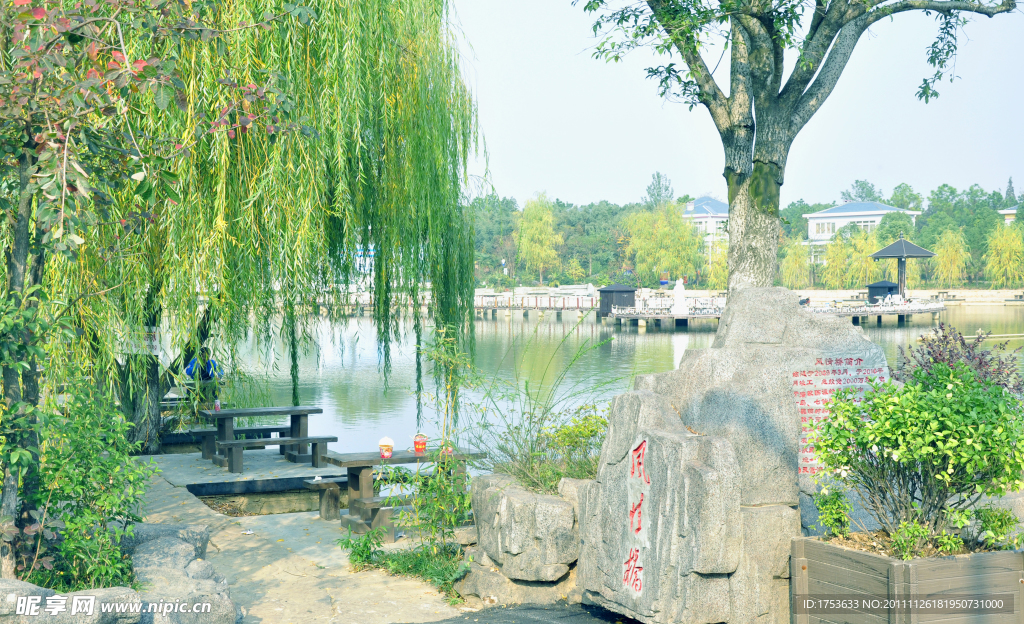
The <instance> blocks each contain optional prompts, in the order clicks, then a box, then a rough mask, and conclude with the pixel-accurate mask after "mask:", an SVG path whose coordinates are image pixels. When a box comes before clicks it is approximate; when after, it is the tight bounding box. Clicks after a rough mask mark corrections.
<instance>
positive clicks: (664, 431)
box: [481, 288, 889, 624]
mask: <svg viewBox="0 0 1024 624" xmlns="http://www.w3.org/2000/svg"><path fill="white" fill-rule="evenodd" d="M888 376H889V371H888V367H887V365H886V360H885V354H884V353H883V352H882V350H881V348H879V347H878V346H877V345H875V344H873V343H871V342H870V341H869V340H868V339H867V338H866V337H865V336H864V334H863V331H862V330H861V329H860V328H859V327H855V326H853V325H852V324H851V323H850V321H849V319H846V318H840V317H831V316H824V315H820V314H816V313H813V312H811V311H809V310H807V309H806V308H802V307H801V306H800V305H799V304H798V297H797V296H796V295H795V294H793V293H791V292H789V291H787V290H786V289H782V288H744V289H738V290H735V291H733V292H731V293H730V295H729V300H728V304H727V306H726V309H725V312H724V314H723V316H722V319H721V322H720V324H719V329H718V333H717V334H716V337H715V340H714V344H713V345H712V347H711V348H709V349H703V350H697V351H688V352H687V353H686V355H685V356H684V357H683V359H682V361H681V362H680V365H679V368H678V369H677V370H675V371H671V372H668V373H662V374H658V375H645V376H640V377H638V378H637V380H636V383H635V390H634V391H633V392H629V393H626V394H624V395H622V396H619V397H616V398H615V400H614V401H613V402H612V406H611V410H610V412H609V416H608V430H607V435H606V438H605V442H604V446H603V447H602V450H601V458H600V463H599V468H598V474H597V478H596V479H595V480H594V481H593V482H590V483H582V484H568V485H567V488H566V491H567V492H568V491H569V490H575V492H576V494H575V499H576V502H575V503H574V504H575V506H576V508H577V515H578V517H579V522H580V525H581V527H580V535H581V539H582V542H583V546H582V550H581V554H580V559H579V562H578V568H577V571H578V575H579V584H580V587H581V588H582V590H583V600H584V602H591V603H594V604H598V605H601V606H603V607H605V608H607V609H610V610H612V611H616V612H618V613H622V614H624V615H626V616H628V617H631V618H634V619H637V620H640V621H642V622H645V623H647V624H668V623H675V622H687V623H688V624H689V623H691V622H692V623H694V624H701V623H704V622H707V623H718V622H736V623H743V624H747V623H749V622H764V623H765V624H767V623H769V622H771V623H775V622H778V623H780V624H781V623H782V622H783V621H786V620H788V619H789V607H788V600H789V599H788V593H787V591H788V589H787V588H788V578H787V577H788V574H789V543H790V540H791V538H793V537H796V536H799V535H801V526H802V523H801V518H802V516H803V518H804V525H806V522H807V521H808V520H809V519H810V513H809V510H808V508H807V504H808V503H809V502H810V498H809V497H808V494H811V493H813V492H815V491H816V490H817V487H816V485H815V484H814V482H813V480H812V475H813V474H814V472H815V471H816V470H817V464H816V460H815V458H814V455H813V448H811V447H810V446H809V443H808V440H807V436H806V431H807V429H808V428H809V427H811V426H813V422H814V421H816V420H820V419H823V418H827V414H828V407H827V404H828V401H829V399H830V397H831V395H832V394H834V393H835V392H836V391H837V390H838V389H840V388H843V387H851V386H852V387H855V388H857V389H864V388H866V387H867V385H868V382H869V381H870V380H871V379H872V378H878V377H883V378H886V379H887V378H888ZM567 498H569V496H567ZM481 541H482V540H481Z"/></svg>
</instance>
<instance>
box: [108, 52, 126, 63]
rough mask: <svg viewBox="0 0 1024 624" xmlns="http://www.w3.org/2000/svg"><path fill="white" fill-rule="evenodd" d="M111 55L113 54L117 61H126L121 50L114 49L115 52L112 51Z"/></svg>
mask: <svg viewBox="0 0 1024 624" xmlns="http://www.w3.org/2000/svg"><path fill="white" fill-rule="evenodd" d="M110 55H111V56H113V57H114V60H115V61H117V62H118V63H124V62H125V59H124V54H121V52H120V51H119V50H114V51H113V52H111V53H110Z"/></svg>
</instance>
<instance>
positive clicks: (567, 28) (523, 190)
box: [454, 0, 1024, 206]
mask: <svg viewBox="0 0 1024 624" xmlns="http://www.w3.org/2000/svg"><path fill="white" fill-rule="evenodd" d="M581 5H582V2H581V3H580V5H577V6H573V5H572V4H571V1H570V0H515V1H514V2H509V1H508V0H454V7H455V12H456V24H457V27H458V28H459V29H460V31H461V32H460V36H461V46H462V55H463V66H464V71H465V74H466V78H467V81H468V83H469V85H470V88H471V89H472V90H473V91H474V93H475V96H476V99H477V105H478V108H479V122H480V130H481V137H482V139H483V144H482V146H485V148H486V158H483V157H478V158H477V159H476V161H475V162H474V164H473V166H472V167H471V172H472V173H473V174H474V176H475V178H474V179H475V180H476V181H477V184H476V185H475V188H476V192H479V191H480V189H482V188H489V187H487V186H486V185H485V184H483V183H481V182H480V181H481V180H483V179H484V174H485V173H486V175H487V178H486V179H487V180H488V181H489V183H490V184H491V185H493V190H494V191H495V192H496V193H498V194H499V195H502V196H512V197H515V198H516V199H517V200H518V202H519V205H520V206H522V205H523V203H524V202H525V200H527V199H529V198H530V197H533V196H535V195H536V194H537V193H541V192H544V193H547V196H548V197H549V198H550V199H556V198H557V199H561V200H562V201H566V202H570V203H574V204H586V203H590V202H596V201H600V200H602V199H605V200H608V201H611V202H615V203H627V202H631V201H639V200H640V198H641V197H642V196H643V195H644V190H645V188H646V187H647V185H648V184H649V183H650V181H651V175H652V174H653V173H654V172H655V171H660V172H662V173H664V174H666V175H667V176H668V177H669V178H670V179H671V181H672V185H673V188H674V190H675V192H676V194H677V195H682V194H684V193H688V194H690V195H692V196H699V195H712V196H715V197H718V198H720V199H725V196H726V188H725V181H724V179H723V178H722V168H723V163H724V160H723V156H722V147H721V142H720V140H719V137H718V132H717V131H716V130H715V127H714V124H713V123H712V121H711V117H710V115H709V114H708V112H707V111H706V109H704V108H703V107H695V108H694V109H693V110H692V111H691V110H688V106H687V105H686V104H682V103H677V102H666V101H664V100H663V99H662V98H660V97H659V96H658V94H657V88H656V84H655V82H654V81H651V80H648V79H647V78H646V72H645V71H644V69H645V68H646V67H648V66H650V65H652V64H654V63H655V57H654V55H653V54H652V53H650V52H648V51H646V50H643V51H637V52H634V53H633V54H632V55H631V56H629V57H627V58H626V59H625V60H624V61H623V62H621V63H615V64H609V63H606V62H604V61H601V60H597V59H594V58H592V57H591V53H592V51H593V47H594V45H595V44H596V42H597V40H596V39H595V38H594V37H593V33H592V31H591V24H592V18H591V17H590V16H588V15H587V14H586V13H584V11H583V9H582V7H581ZM935 32H936V22H935V19H934V17H928V16H925V15H923V14H920V13H919V12H911V13H907V14H903V15H901V16H898V17H897V18H896V19H895V20H894V21H885V20H883V21H880V22H879V23H877V24H875V26H874V27H873V28H872V29H871V30H869V31H868V32H867V33H865V35H864V36H863V37H862V38H861V41H860V44H859V45H858V48H857V50H856V51H855V52H854V54H853V57H852V58H851V60H850V62H849V64H848V65H847V68H846V71H845V72H844V75H843V76H842V78H841V79H840V80H839V83H838V85H837V87H836V89H835V90H834V91H833V93H832V95H831V96H830V97H829V99H828V101H826V102H825V104H824V105H823V106H822V108H821V109H820V110H819V111H818V113H817V114H816V115H815V116H814V118H813V119H812V120H811V121H810V122H809V123H808V124H807V126H805V127H804V129H803V130H802V131H801V133H800V134H799V135H798V137H797V139H796V141H795V142H794V144H793V147H792V150H791V151H790V156H789V161H788V165H787V168H786V180H785V184H784V185H783V187H782V203H783V206H785V205H787V204H788V203H789V202H792V201H795V200H798V199H804V200H805V201H807V202H808V203H816V202H829V201H834V200H838V199H839V195H840V192H841V191H843V190H844V189H846V188H848V187H849V186H850V184H851V183H852V182H853V181H854V180H857V179H866V180H869V181H870V182H872V183H874V184H875V185H876V186H879V187H880V188H881V189H882V191H883V192H884V193H885V194H886V195H888V194H889V193H891V192H892V189H893V187H895V186H896V185H897V184H900V183H903V182H906V183H908V184H910V185H911V186H913V187H914V189H915V190H917V191H918V192H920V193H923V194H924V195H925V196H927V194H928V192H930V191H931V190H932V189H934V188H935V187H937V186H938V185H940V184H951V185H953V186H954V187H956V188H958V189H963V188H966V187H969V186H970V185H972V184H980V185H981V186H982V187H983V188H985V189H986V190H992V189H999V190H1003V189H1004V188H1005V186H1006V182H1007V179H1008V178H1009V177H1011V176H1014V177H1015V179H1016V183H1015V186H1016V188H1017V190H1018V192H1020V191H1024V119H1022V113H1024V63H1022V62H1021V59H1024V13H1022V12H1021V11H1020V10H1019V9H1018V10H1017V12H1015V13H1012V14H1010V15H999V16H996V17H995V18H991V19H990V18H986V17H975V18H974V19H973V21H972V22H970V23H969V24H968V25H967V26H966V28H965V31H964V33H963V36H962V37H961V45H960V54H959V56H958V58H957V63H956V71H955V74H956V76H958V79H957V80H956V81H954V82H953V83H952V84H950V83H949V82H943V83H941V84H939V85H938V86H937V90H938V91H939V92H940V94H941V96H940V97H939V98H938V99H937V100H933V101H932V102H931V103H929V104H925V103H924V102H922V101H919V100H918V99H917V97H916V93H917V88H918V86H919V85H920V83H921V80H922V79H923V78H924V77H925V76H930V75H931V74H932V73H933V71H934V70H933V69H932V68H931V67H930V66H929V65H928V64H927V62H926V49H927V47H928V45H929V44H930V43H931V42H932V41H933V39H934V36H935ZM715 60H717V56H716V58H715V59H712V60H711V64H714V61H715ZM663 63H664V61H660V60H659V61H657V62H656V64H658V65H661V64H663ZM727 65H728V63H727V59H726V61H725V62H723V63H722V66H721V67H720V69H719V70H718V72H717V74H716V77H717V78H718V79H719V84H727V79H728V71H727Z"/></svg>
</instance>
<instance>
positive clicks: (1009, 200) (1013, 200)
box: [1003, 177, 1017, 208]
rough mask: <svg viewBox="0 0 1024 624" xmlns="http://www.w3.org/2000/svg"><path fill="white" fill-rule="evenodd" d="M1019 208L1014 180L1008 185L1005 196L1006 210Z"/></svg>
mask: <svg viewBox="0 0 1024 624" xmlns="http://www.w3.org/2000/svg"><path fill="white" fill-rule="evenodd" d="M1016 206H1017V194H1016V193H1015V192H1014V190H1013V178H1012V177H1011V178H1010V180H1009V181H1008V182H1007V183H1006V194H1005V195H1004V196H1003V207H1004V208H1015V207H1016Z"/></svg>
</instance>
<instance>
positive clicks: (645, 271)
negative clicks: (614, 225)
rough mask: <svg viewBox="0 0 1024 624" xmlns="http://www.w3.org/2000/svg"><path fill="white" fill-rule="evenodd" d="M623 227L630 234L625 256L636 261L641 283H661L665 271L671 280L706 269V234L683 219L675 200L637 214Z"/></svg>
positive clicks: (634, 265)
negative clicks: (704, 266) (704, 249)
mask: <svg viewBox="0 0 1024 624" xmlns="http://www.w3.org/2000/svg"><path fill="white" fill-rule="evenodd" d="M623 225H624V226H625V229H626V231H627V232H628V234H629V236H628V238H627V239H626V244H625V245H624V249H623V255H624V256H625V257H626V258H628V259H630V260H632V261H633V270H634V272H635V273H636V276H637V278H638V279H639V280H640V283H643V284H657V283H658V281H659V278H660V276H661V273H662V272H665V271H667V272H668V273H669V275H670V279H671V278H679V277H682V276H683V275H687V276H695V275H696V274H697V272H698V271H699V270H700V269H701V268H703V265H704V262H705V254H704V252H703V247H704V236H703V233H701V232H699V231H698V230H697V229H696V228H695V227H694V226H693V224H692V223H691V222H690V221H689V220H687V219H683V218H682V210H681V209H680V207H679V205H678V204H676V203H675V202H674V201H666V202H662V203H660V204H658V205H657V207H656V208H654V209H653V210H651V211H647V210H643V211H638V212H634V213H633V214H631V215H629V216H628V217H626V218H625V219H624V220H623Z"/></svg>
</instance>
